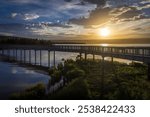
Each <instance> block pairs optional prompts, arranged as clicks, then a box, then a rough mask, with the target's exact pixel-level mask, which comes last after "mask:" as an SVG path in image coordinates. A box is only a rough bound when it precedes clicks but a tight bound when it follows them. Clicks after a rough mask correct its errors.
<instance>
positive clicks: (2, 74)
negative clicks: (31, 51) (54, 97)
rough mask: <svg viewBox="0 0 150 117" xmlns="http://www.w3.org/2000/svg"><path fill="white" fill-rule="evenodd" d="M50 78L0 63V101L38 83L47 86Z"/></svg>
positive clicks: (9, 64)
mask: <svg viewBox="0 0 150 117" xmlns="http://www.w3.org/2000/svg"><path fill="white" fill-rule="evenodd" d="M49 79H50V77H49V76H48V75H44V74H40V73H37V72H35V71H33V70H28V69H27V68H22V67H19V66H17V65H14V64H11V63H6V62H0V99H6V98H8V97H9V96H10V94H12V93H14V92H20V91H23V90H24V89H25V88H28V87H30V86H33V85H35V84H38V83H44V84H46V85H47V83H48V81H49Z"/></svg>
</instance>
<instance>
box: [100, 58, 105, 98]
mask: <svg viewBox="0 0 150 117" xmlns="http://www.w3.org/2000/svg"><path fill="white" fill-rule="evenodd" d="M104 60H105V58H104V56H102V74H101V99H103V96H104V75H105V73H104V69H105V68H104Z"/></svg>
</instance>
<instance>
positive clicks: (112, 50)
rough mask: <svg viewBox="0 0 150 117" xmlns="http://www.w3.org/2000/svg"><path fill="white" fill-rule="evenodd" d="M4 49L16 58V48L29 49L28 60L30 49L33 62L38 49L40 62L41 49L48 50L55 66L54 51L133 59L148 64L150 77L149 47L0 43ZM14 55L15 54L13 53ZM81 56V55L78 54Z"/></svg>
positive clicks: (85, 55)
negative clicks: (52, 56)
mask: <svg viewBox="0 0 150 117" xmlns="http://www.w3.org/2000/svg"><path fill="white" fill-rule="evenodd" d="M4 50H7V53H8V55H9V51H10V50H13V51H14V52H13V53H14V54H16V59H17V50H21V56H22V51H24V57H25V50H28V51H29V62H30V60H31V52H30V51H31V50H34V51H35V63H36V52H37V51H40V63H41V61H42V60H41V52H42V50H46V51H48V64H50V52H54V66H55V51H61V52H74V53H79V54H80V55H82V54H84V58H85V60H86V59H87V55H88V54H92V55H93V59H94V58H95V57H94V56H95V55H101V56H102V58H103V60H104V58H105V57H111V58H112V61H113V58H122V59H128V60H134V61H140V62H143V63H145V64H147V65H148V78H150V47H103V46H79V45H53V46H45V45H44V46H42V45H0V51H1V54H2V55H3V54H4ZM14 56H15V55H14ZM80 57H81V56H80Z"/></svg>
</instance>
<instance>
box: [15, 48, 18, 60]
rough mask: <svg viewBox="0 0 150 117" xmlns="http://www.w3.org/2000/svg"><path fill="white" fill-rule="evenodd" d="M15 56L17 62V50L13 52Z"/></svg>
mask: <svg viewBox="0 0 150 117" xmlns="http://www.w3.org/2000/svg"><path fill="white" fill-rule="evenodd" d="M15 54H16V55H15V58H16V61H17V58H18V57H17V56H18V55H17V54H18V53H17V49H16V50H15Z"/></svg>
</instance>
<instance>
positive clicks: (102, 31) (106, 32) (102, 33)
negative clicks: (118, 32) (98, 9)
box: [98, 27, 110, 37]
mask: <svg viewBox="0 0 150 117" xmlns="http://www.w3.org/2000/svg"><path fill="white" fill-rule="evenodd" d="M98 33H99V35H100V36H102V37H108V36H109V35H110V30H109V28H107V27H104V28H100V29H99V32H98Z"/></svg>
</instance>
